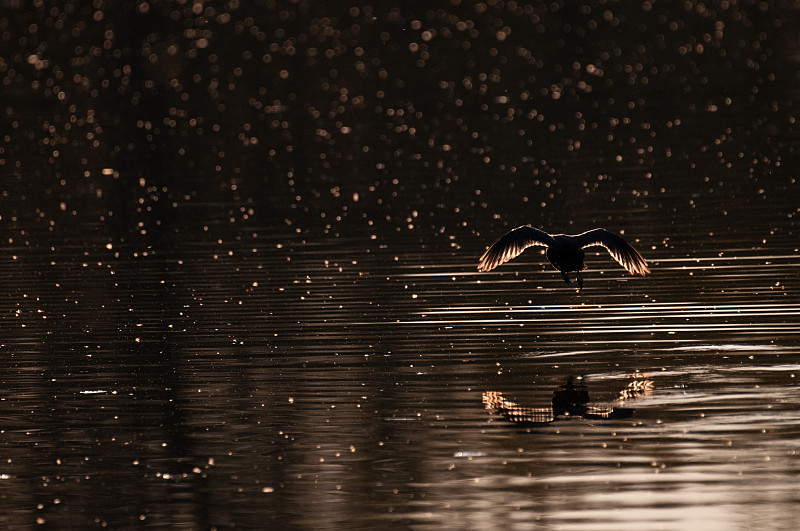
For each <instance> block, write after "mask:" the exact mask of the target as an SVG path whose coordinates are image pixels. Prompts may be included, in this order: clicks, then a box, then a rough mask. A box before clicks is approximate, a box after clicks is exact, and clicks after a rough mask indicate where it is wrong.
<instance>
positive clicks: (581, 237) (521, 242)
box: [478, 225, 650, 288]
mask: <svg viewBox="0 0 800 531" xmlns="http://www.w3.org/2000/svg"><path fill="white" fill-rule="evenodd" d="M534 245H538V246H542V247H547V259H548V260H550V263H551V264H553V266H555V268H556V269H558V270H559V271H561V277H562V278H563V279H564V282H566V283H567V284H569V276H568V275H567V273H570V272H572V271H577V273H578V288H583V277H582V276H581V271H583V270H584V269H586V264H584V263H583V258H584V256H585V254H584V252H583V250H584V249H585V248H586V247H594V246H600V247H604V248H605V249H606V251H608V253H609V254H610V255H611V257H612V258H614V260H616V261H617V262H619V265H621V266H622V267H624V268H625V269H626V270H627V271H628V272H629V273H630V274H632V275H636V274H638V275H643V276H644V274H645V273H649V272H650V269H649V268H648V267H647V261H646V260H645V259H644V258H642V255H640V254H639V252H638V251H637V250H636V249H634V248H633V247H631V246H630V244H629V243H628V242H626V241H625V240H623V239H622V237H621V236H619V235H617V234H614V233H613V232H611V231H607V230H606V229H592V230H590V231H586V232H584V233H583V234H576V235H567V234H554V235H550V234H547V233H546V232H544V231H542V230H539V229H535V228H533V227H531V226H530V225H523V226H522V227H517V228H516V229H514V230H512V231H510V232H508V233H507V234H505V235H504V236H503V237H502V238H500V239H499V240H497V241H496V242H494V243H493V244H492V246H491V247H489V248H488V249H487V250H486V252H485V253H483V256H481V259H480V261H479V262H478V271H491V270H492V269H494V268H495V267H497V266H499V265H500V264H504V263H506V262H508V261H509V260H511V259H512V258H516V257H517V256H519V254H520V253H521V252H522V251H524V250H525V249H527V248H528V247H532V246H534Z"/></svg>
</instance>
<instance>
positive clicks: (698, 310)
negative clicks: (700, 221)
mask: <svg viewBox="0 0 800 531" xmlns="http://www.w3.org/2000/svg"><path fill="white" fill-rule="evenodd" d="M287 241H288V242H289V245H290V246H292V247H293V248H298V249H303V251H304V252H303V253H296V252H292V254H291V256H292V258H293V259H292V260H291V264H286V262H285V256H284V255H282V254H281V253H277V252H274V251H273V250H272V249H274V247H273V246H270V245H263V244H262V243H253V244H250V243H248V244H247V245H246V246H245V248H244V249H240V248H239V247H238V245H239V244H236V245H233V246H230V247H226V246H224V245H223V246H221V247H220V246H219V245H218V244H209V243H204V242H192V241H187V242H185V243H183V244H180V245H179V246H178V247H176V249H175V250H174V251H173V250H170V251H166V252H154V253H153V254H152V255H150V256H146V257H140V258H136V259H133V260H128V259H126V260H124V261H114V260H110V261H109V262H107V263H108V264H111V265H110V266H109V267H106V266H105V265H97V264H88V265H86V266H84V265H83V263H84V262H85V259H84V258H83V257H82V253H81V252H79V251H72V254H70V252H62V253H60V254H59V258H58V260H57V261H56V265H44V266H36V267H35V268H34V269H39V270H44V271H48V273H47V275H48V276H49V278H47V277H45V278H43V277H42V276H40V275H35V276H34V277H33V278H32V280H33V282H31V283H25V284H24V285H20V286H18V287H15V288H12V287H11V286H10V285H7V289H9V290H12V291H15V292H16V293H24V296H22V297H21V298H19V297H18V300H17V302H14V303H13V304H14V307H15V308H18V309H19V310H20V311H21V312H22V317H19V318H17V319H18V320H17V323H18V325H20V326H21V325H25V326H24V327H20V326H18V327H17V328H16V332H15V333H14V335H13V336H10V339H9V340H7V341H5V342H4V344H3V347H2V348H3V350H4V351H5V352H6V356H7V358H6V359H7V363H6V365H5V367H4V376H3V380H4V382H5V383H6V394H5V397H4V399H3V401H2V403H3V404H4V408H5V419H6V420H5V422H4V427H3V438H4V443H3V444H4V447H5V448H6V449H7V450H8V451H7V454H6V455H7V456H8V457H7V459H8V461H7V462H6V463H5V465H4V467H3V470H2V471H1V472H2V473H3V474H5V476H4V478H5V479H4V480H3V481H6V482H8V484H14V485H20V484H21V482H24V483H26V484H27V485H28V486H27V487H26V488H19V489H16V492H15V493H14V494H9V495H7V497H8V498H10V499H13V500H14V503H15V505H16V506H17V507H22V509H20V511H19V512H18V513H9V514H7V515H6V516H4V517H3V518H4V521H5V523H7V524H8V525H11V526H14V525H18V524H20V523H21V522H27V521H29V519H30V517H31V516H32V514H33V513H34V512H35V514H38V515H40V517H42V518H44V519H45V520H47V521H55V522H62V523H68V522H85V521H86V520H84V519H82V518H81V517H70V516H67V513H63V512H62V510H65V509H64V508H65V507H76V506H79V507H82V510H83V511H84V512H85V513H86V514H91V515H92V518H99V519H101V520H102V521H106V522H108V523H109V525H112V526H114V525H122V526H125V525H128V524H129V523H130V522H132V521H136V520H137V519H139V518H140V517H141V518H143V519H144V520H149V521H150V523H151V524H153V525H176V526H186V527H205V526H213V525H220V524H219V522H221V521H225V520H230V521H235V522H236V523H237V525H242V526H250V525H257V523H258V521H259V520H260V519H262V518H263V515H264V514H267V515H271V516H274V517H275V518H279V519H280V521H281V522H282V523H283V524H286V523H291V524H292V525H301V526H303V525H306V526H311V527H316V524H318V523H319V521H320V517H321V515H325V517H326V519H327V520H328V521H329V525H330V526H331V527H342V526H354V527H363V526H366V525H383V526H385V525H389V526H410V527H418V528H430V529H434V528H441V527H450V528H475V527H482V526H488V527H494V528H496V527H503V528H517V527H519V528H526V527H529V526H531V525H532V523H535V522H538V523H540V524H545V525H550V526H553V527H568V528H582V527H585V528H587V529H588V528H597V527H598V526H599V527H601V528H602V527H613V528H623V529H624V528H632V527H634V526H635V525H637V523H641V522H651V523H655V524H656V525H659V526H661V527H664V528H666V529H679V528H685V527H686V526H690V527H691V526H697V525H704V526H706V527H709V528H712V529H713V528H722V527H741V526H743V525H745V524H747V523H749V522H752V521H754V519H755V520H760V521H763V522H764V523H765V525H768V526H777V527H781V526H784V527H785V525H784V524H787V523H788V522H790V521H793V520H792V519H793V517H794V516H793V513H792V512H790V511H788V510H786V507H787V506H792V505H794V504H797V503H798V502H800V500H799V499H798V495H797V486H798V484H797V477H798V472H800V465H798V461H797V458H796V453H797V449H798V448H797V445H798V441H800V415H798V413H797V405H798V403H797V379H798V374H799V373H798V370H800V365H798V363H797V360H798V359H799V357H800V353H799V352H798V349H797V346H796V345H797V342H796V334H797V332H798V326H797V324H796V321H797V314H798V309H800V307H799V306H798V305H797V304H795V303H794V302H790V301H793V300H794V298H793V297H792V296H791V293H793V292H794V291H793V290H794V288H793V287H788V286H782V287H780V288H779V289H776V290H771V289H769V286H770V284H771V282H769V283H765V282H764V281H763V280H762V276H759V275H753V274H751V273H752V269H753V267H754V266H753V264H752V260H737V259H736V258H735V256H732V257H730V259H728V260H725V261H722V263H723V264H724V265H725V266H726V267H725V268H724V269H722V270H721V272H722V275H725V277H724V278H720V275H718V271H717V270H716V269H715V267H716V266H711V265H710V264H709V265H708V266H706V267H704V268H702V269H699V270H697V271H699V272H700V273H702V275H703V291H692V290H688V291H687V290H686V289H685V287H681V288H680V291H679V290H678V289H677V288H676V286H679V285H680V284H679V279H691V278H692V277H691V276H689V275H688V274H687V273H686V271H685V270H684V268H683V265H684V264H689V263H696V260H695V259H691V260H688V259H687V260H685V261H681V260H672V261H670V262H669V264H670V266H669V267H668V268H665V270H662V269H661V267H660V265H659V261H660V260H661V258H660V257H658V256H656V257H655V258H654V260H653V262H654V264H655V267H654V274H653V275H652V276H648V277H646V278H645V279H635V280H631V281H627V282H622V280H623V279H625V277H623V276H622V275H623V274H624V272H621V271H618V270H614V269H608V270H597V269H593V270H590V272H591V273H594V275H589V273H587V286H586V287H585V288H584V290H583V291H582V292H581V293H577V292H576V290H575V289H574V288H568V287H564V286H562V285H561V281H560V279H559V278H556V275H554V274H553V273H552V272H551V271H549V270H545V269H543V268H540V267H538V266H533V267H532V264H528V263H524V262H523V263H522V264H521V265H520V266H519V267H518V268H516V269H515V268H513V267H512V268H510V269H507V270H505V271H500V272H499V273H497V274H491V275H484V276H483V279H482V280H481V282H480V283H478V282H477V279H478V278H480V277H479V276H477V275H474V274H473V273H472V272H471V271H469V272H467V271H468V266H467V264H468V263H467V262H465V263H464V265H463V266H462V265H459V264H456V265H452V264H451V265H449V266H447V267H446V269H447V270H446V271H441V268H439V273H440V274H433V275H430V274H428V273H427V272H425V273H417V272H414V271H415V269H418V268H419V266H418V265H416V266H415V265H414V264H413V263H409V262H408V260H398V261H395V260H384V259H383V258H384V257H383V256H382V255H380V253H378V255H376V256H372V257H364V256H363V255H360V254H359V252H358V249H359V248H360V245H361V244H360V242H359V241H358V240H354V241H352V242H350V243H342V242H339V243H338V246H337V251H336V252H337V253H339V255H338V256H335V257H331V255H330V252H331V248H330V247H328V246H318V247H316V248H315V247H314V246H306V245H305V244H302V243H296V242H295V243H292V240H291V239H289V240H287ZM400 243H401V242H398V245H400ZM403 245H409V244H408V243H407V242H406V243H403ZM251 247H254V248H255V249H256V252H253V251H252V249H251ZM411 248H413V246H412V247H411ZM119 249H120V252H122V253H125V252H126V249H125V248H124V246H121V247H120V248H119ZM229 249H231V250H233V253H232V254H229V253H228V252H227V251H228V250H229ZM398 249H399V247H397V246H395V248H394V249H393V250H392V251H391V252H390V253H389V254H391V255H392V256H393V255H394V253H395V252H397V250H398ZM348 256H349V257H355V256H360V258H351V259H349V260H348V259H346V258H345V257H348ZM452 256H453V257H457V258H462V259H463V258H470V257H463V254H462V253H461V252H453V254H452ZM790 257H791V255H786V254H781V255H775V256H773V257H771V258H770V261H771V262H772V265H765V266H756V269H759V268H766V269H767V270H768V271H769V268H773V271H774V273H775V274H778V275H780V276H782V277H786V274H785V273H784V271H783V269H785V268H788V267H790ZM20 260H30V263H31V264H36V263H40V262H36V261H35V260H38V259H36V258H35V257H31V256H25V254H24V253H20ZM448 260H452V259H451V258H448V257H447V255H444V254H439V255H438V256H434V257H433V259H432V260H430V261H432V262H435V263H443V262H446V261H448ZM354 261H355V262H357V263H356V264H353V262H354ZM104 263H105V262H104ZM776 264H777V265H776ZM469 265H471V264H469ZM42 268H43V269H42ZM75 268H79V269H81V270H83V271H88V272H89V273H90V274H92V275H95V278H96V283H95V285H94V286H92V287H91V288H90V289H89V290H88V291H79V290H78V289H76V288H75V286H76V284H77V283H78V282H79V281H80V280H79V277H78V276H77V275H74V273H73V271H74V269H75ZM111 271H113V274H111ZM601 272H602V273H604V274H602V275H601V274H600V273H601ZM765 274H767V273H765ZM768 276H769V275H768ZM453 277H455V278H456V280H453ZM590 281H591V283H590ZM56 284H58V287H57V288H56V289H54V287H56V286H55V285H56ZM529 284H535V285H537V286H540V287H539V288H537V289H536V290H532V291H528V290H527V289H526V290H525V291H523V292H520V293H517V291H516V290H518V289H519V288H521V287H525V288H527V285H529ZM610 292H611V293H613V292H616V294H617V295H619V297H618V298H614V297H609V293H610ZM412 294H416V295H417V297H412ZM654 294H655V295H654ZM654 299H655V300H654ZM505 301H509V302H505ZM512 301H513V302H512ZM529 301H531V302H529ZM662 301H663V302H662ZM39 310H41V312H39ZM6 311H7V312H8V309H7V310H6ZM14 311H16V310H14ZM12 313H13V312H12ZM37 316H38V318H37ZM44 316H46V319H45V318H44ZM637 371H641V372H642V373H644V374H645V375H646V377H647V378H648V379H649V380H650V381H652V389H651V390H650V392H648V393H647V394H646V395H642V396H638V397H636V398H635V399H633V400H630V401H628V402H625V403H624V405H623V406H619V405H617V407H625V408H629V409H631V410H632V411H631V414H630V416H629V417H628V418H616V419H608V420H606V419H602V418H596V417H592V416H591V415H590V416H588V417H581V416H580V415H576V416H573V417H572V418H563V417H559V418H556V419H554V420H553V421H552V422H548V423H546V424H543V425H539V426H533V427H528V428H525V427H519V426H515V425H514V424H512V423H509V422H503V421H502V419H492V418H491V415H489V413H488V412H487V411H486V409H485V407H484V404H483V403H482V396H483V395H484V393H486V392H489V391H495V392H500V393H502V396H503V397H504V398H506V399H509V400H513V401H514V402H516V403H518V404H521V405H525V406H531V407H541V406H543V405H544V406H546V405H547V404H548V401H549V400H550V398H551V397H552V392H553V389H554V388H556V387H557V386H558V385H561V384H563V383H564V379H565V378H566V377H567V376H571V375H573V376H583V377H584V378H585V379H586V382H587V383H588V385H589V387H590V389H591V395H592V400H593V401H597V402H599V403H600V404H609V403H614V401H615V400H617V399H618V397H619V392H620V389H623V388H624V387H625V386H626V383H627V381H626V375H628V374H630V373H635V372H637ZM34 470H35V471H36V478H38V479H36V480H35V481H32V471H34ZM87 486H88V488H90V489H91V492H92V495H91V501H90V500H89V499H87V497H86V492H87V491H86V490H85V489H86V488H87ZM120 497H124V498H125V499H127V500H129V501H128V502H127V503H123V504H121V505H120V504H119V502H118V500H119V499H120ZM42 500H45V501H47V500H49V501H48V502H47V503H44V507H43V508H42V509H38V510H35V511H34V510H32V509H25V507H31V506H32V505H35V504H38V503H43V502H42ZM55 500H57V502H56V501H55ZM253 503H257V504H265V505H259V507H261V508H260V509H254V508H253V505H252V504H253ZM311 505H313V506H314V507H315V510H314V512H313V514H311V513H309V512H308V511H307V510H306V509H307V507H309V506H311ZM354 505H356V506H357V507H358V510H354V509H353V506H354ZM265 507H267V508H266V509H265ZM265 511H266V513H265Z"/></svg>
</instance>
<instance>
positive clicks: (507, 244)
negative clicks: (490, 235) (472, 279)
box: [478, 225, 555, 271]
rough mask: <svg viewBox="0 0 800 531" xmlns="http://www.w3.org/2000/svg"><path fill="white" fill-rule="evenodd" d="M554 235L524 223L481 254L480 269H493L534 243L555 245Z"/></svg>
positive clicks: (545, 245)
mask: <svg viewBox="0 0 800 531" xmlns="http://www.w3.org/2000/svg"><path fill="white" fill-rule="evenodd" d="M554 243H555V240H554V239H553V237H552V236H550V235H549V234H547V233H546V232H544V231H541V230H539V229H534V228H533V227H531V226H530V225H523V226H522V227H517V228H516V229H514V230H512V231H510V232H508V233H507V234H506V235H505V236H503V237H502V238H500V239H499V240H497V241H496V242H494V243H493V244H492V246H491V247H489V248H488V249H486V252H485V253H483V256H481V259H480V261H479V262H478V271H491V270H492V269H494V268H495V267H497V266H499V265H500V264H504V263H506V262H508V261H509V260H511V259H512V258H515V257H517V256H519V254H520V253H521V252H522V251H524V250H525V249H527V248H528V247H530V246H532V245H542V246H544V247H547V246H549V245H553V244H554Z"/></svg>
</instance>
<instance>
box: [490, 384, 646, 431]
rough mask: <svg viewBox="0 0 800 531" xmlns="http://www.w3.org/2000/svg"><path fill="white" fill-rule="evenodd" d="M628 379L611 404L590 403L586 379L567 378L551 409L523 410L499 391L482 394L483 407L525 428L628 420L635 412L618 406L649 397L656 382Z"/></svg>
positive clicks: (554, 394) (556, 393)
mask: <svg viewBox="0 0 800 531" xmlns="http://www.w3.org/2000/svg"><path fill="white" fill-rule="evenodd" d="M628 376H629V377H630V378H631V381H630V382H629V383H628V385H627V387H626V388H625V389H622V390H621V391H620V392H619V395H618V396H617V398H616V399H615V400H614V401H613V402H610V403H604V404H601V403H591V402H590V398H589V390H588V389H587V387H586V383H585V382H584V379H583V378H582V377H580V376H578V377H573V376H568V377H567V381H566V383H565V384H564V385H560V386H558V388H556V390H555V391H554V392H553V400H552V404H551V405H550V406H549V407H525V406H521V405H519V404H517V403H516V402H512V401H511V400H507V399H506V398H504V397H503V394H502V393H500V392H499V391H486V392H485V393H483V404H484V406H485V407H486V409H488V410H489V411H491V412H492V413H493V414H495V415H500V416H502V417H503V418H504V419H505V420H507V421H509V422H512V423H514V424H517V425H519V426H522V427H535V426H543V425H545V424H550V423H551V422H554V421H555V420H557V419H559V418H561V419H568V418H575V417H577V418H583V419H599V420H614V419H625V418H629V417H630V416H631V415H633V411H634V410H633V409H631V408H625V407H619V406H621V405H622V404H623V403H624V402H626V401H629V400H633V399H635V398H638V397H641V396H645V395H649V394H651V393H652V390H653V381H652V380H649V379H646V378H644V376H643V375H642V374H641V373H634V374H631V375H628Z"/></svg>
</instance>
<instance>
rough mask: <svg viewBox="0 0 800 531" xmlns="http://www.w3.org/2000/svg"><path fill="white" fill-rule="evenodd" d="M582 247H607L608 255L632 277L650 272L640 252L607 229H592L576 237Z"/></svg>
mask: <svg viewBox="0 0 800 531" xmlns="http://www.w3.org/2000/svg"><path fill="white" fill-rule="evenodd" d="M575 239H576V240H577V242H578V244H579V245H580V246H581V247H591V246H592V245H599V246H601V247H605V249H606V250H607V251H608V253H609V254H610V255H611V257H612V258H614V260H616V261H617V262H618V263H619V265H621V266H622V267H624V268H625V269H627V270H628V272H629V273H630V274H631V275H642V276H644V274H645V273H649V272H650V268H649V267H647V260H645V259H644V258H643V257H642V255H641V254H639V251H637V250H636V249H634V248H633V247H631V246H630V244H629V243H628V242H626V241H625V240H624V239H623V238H622V237H621V236H618V235H616V234H614V233H613V232H611V231H608V230H606V229H592V230H590V231H586V232H584V233H583V234H578V235H577V236H575Z"/></svg>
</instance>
